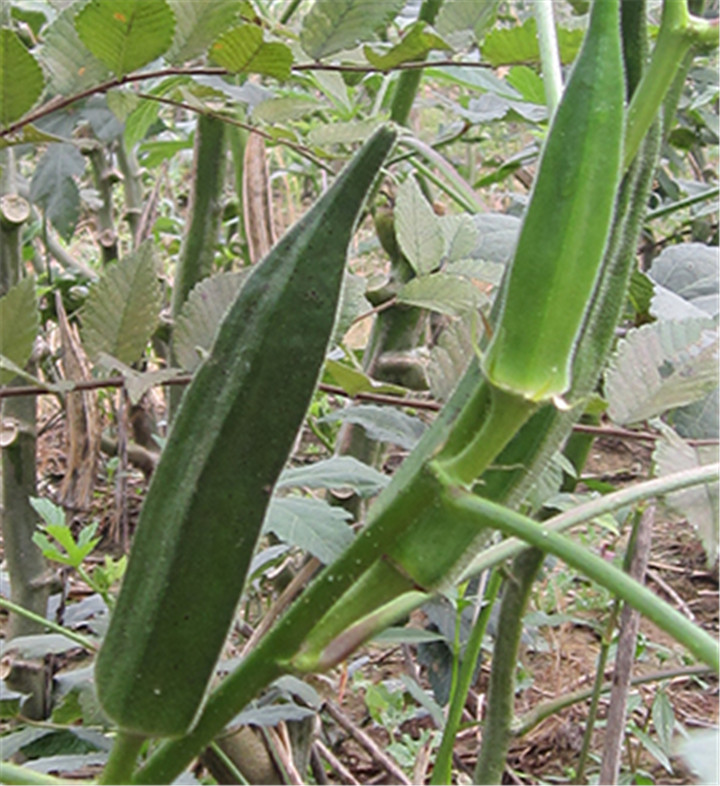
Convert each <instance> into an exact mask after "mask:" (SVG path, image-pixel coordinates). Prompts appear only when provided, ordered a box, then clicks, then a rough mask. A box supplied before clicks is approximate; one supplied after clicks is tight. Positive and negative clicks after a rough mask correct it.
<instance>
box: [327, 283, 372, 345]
mask: <svg viewBox="0 0 720 786" xmlns="http://www.w3.org/2000/svg"><path fill="white" fill-rule="evenodd" d="M366 284H367V281H366V279H365V278H363V276H356V275H355V274H354V273H345V279H344V281H343V289H342V295H341V297H340V307H339V308H338V315H337V320H336V322H335V327H334V328H333V335H332V338H331V339H330V346H333V345H335V344H338V343H339V342H340V341H342V339H343V338H344V336H345V334H346V333H347V332H348V330H350V328H351V327H352V324H353V322H354V321H355V319H356V318H357V317H359V316H360V315H361V314H365V313H367V312H368V311H370V309H371V308H372V306H371V305H370V303H369V301H368V300H367V298H366V297H365V287H366Z"/></svg>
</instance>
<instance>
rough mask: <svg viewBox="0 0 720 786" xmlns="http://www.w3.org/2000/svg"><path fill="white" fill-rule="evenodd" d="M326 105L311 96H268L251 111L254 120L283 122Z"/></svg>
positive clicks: (270, 122)
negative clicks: (268, 97)
mask: <svg viewBox="0 0 720 786" xmlns="http://www.w3.org/2000/svg"><path fill="white" fill-rule="evenodd" d="M323 106H326V105H325V104H323V102H322V101H320V100H318V99H317V98H312V97H311V96H301V95H291V96H283V97H282V98H270V99H268V100H267V101H262V102H261V103H259V104H258V105H257V106H256V107H255V108H254V109H253V111H252V116H253V119H254V120H259V121H260V122H261V123H269V124H271V125H272V124H274V123H285V122H287V121H288V120H297V119H299V118H301V117H305V116H306V115H309V114H311V113H312V112H314V111H315V110H317V109H320V108H321V107H323Z"/></svg>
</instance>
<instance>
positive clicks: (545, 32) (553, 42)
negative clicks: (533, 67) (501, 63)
mask: <svg viewBox="0 0 720 786" xmlns="http://www.w3.org/2000/svg"><path fill="white" fill-rule="evenodd" d="M534 8H535V19H536V21H537V35H538V45H539V48H540V62H541V63H542V76H543V83H544V85H545V96H546V99H547V106H548V110H549V114H550V117H552V115H553V113H554V112H555V107H557V105H558V104H559V103H560V97H561V96H562V90H563V83H562V68H561V65H560V55H559V52H558V42H557V33H556V31H555V19H554V17H553V9H552V3H547V2H545V0H535V3H534Z"/></svg>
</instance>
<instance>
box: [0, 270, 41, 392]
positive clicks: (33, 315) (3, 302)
mask: <svg viewBox="0 0 720 786" xmlns="http://www.w3.org/2000/svg"><path fill="white" fill-rule="evenodd" d="M39 319H40V318H39V315H38V307H37V298H36V295H35V282H34V281H33V279H32V278H23V279H21V280H20V281H18V283H17V284H15V286H14V287H11V288H10V289H9V290H8V291H7V292H6V293H5V295H3V297H1V298H0V355H2V356H4V357H6V358H7V359H8V360H10V361H11V362H12V363H14V364H15V365H16V366H18V367H20V368H22V367H23V366H24V365H25V364H26V363H27V362H28V360H29V359H30V355H31V354H32V349H33V343H34V342H35V337H36V336H37V332H38V326H39ZM15 376H16V375H15V374H14V373H13V372H12V371H0V384H3V385H4V384H6V383H8V382H9V381H10V380H11V379H13V378H14V377H15Z"/></svg>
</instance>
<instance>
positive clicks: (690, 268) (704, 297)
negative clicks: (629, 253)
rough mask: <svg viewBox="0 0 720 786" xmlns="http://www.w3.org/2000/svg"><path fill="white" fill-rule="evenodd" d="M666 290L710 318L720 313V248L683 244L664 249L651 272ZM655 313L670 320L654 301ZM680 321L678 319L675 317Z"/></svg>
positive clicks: (650, 274)
mask: <svg viewBox="0 0 720 786" xmlns="http://www.w3.org/2000/svg"><path fill="white" fill-rule="evenodd" d="M648 275H649V276H650V278H651V279H652V280H653V281H654V282H655V283H656V284H659V285H660V286H661V287H664V288H665V290H669V291H670V292H674V293H675V295H677V296H679V297H681V298H683V300H685V301H687V302H688V303H690V304H692V305H693V306H694V307H695V308H697V309H699V310H700V311H703V312H704V313H706V314H709V315H710V316H715V315H716V314H717V313H718V310H720V309H719V306H718V300H719V298H718V287H719V286H720V276H719V273H718V249H717V247H716V246H706V245H705V244H703V243H680V244H679V245H676V246H670V247H669V248H666V249H664V250H663V251H662V252H661V253H660V254H659V255H658V256H657V258H656V259H654V260H653V263H652V266H651V268H650V271H649V273H648ZM652 313H653V314H654V315H655V316H657V317H658V318H661V319H662V318H667V315H666V314H665V309H664V308H663V307H662V305H661V304H659V303H657V302H656V301H655V299H654V300H653V307H652ZM671 318H676V317H671Z"/></svg>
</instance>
